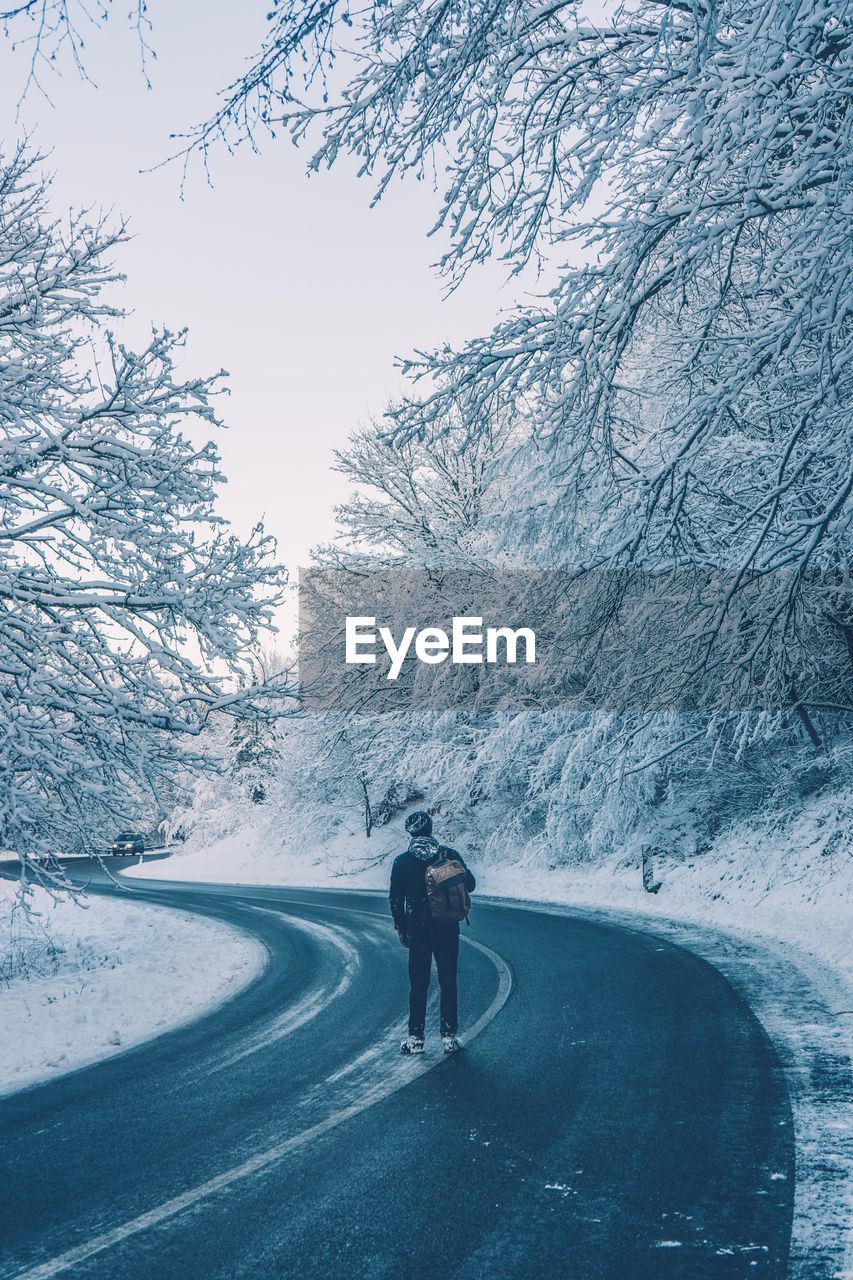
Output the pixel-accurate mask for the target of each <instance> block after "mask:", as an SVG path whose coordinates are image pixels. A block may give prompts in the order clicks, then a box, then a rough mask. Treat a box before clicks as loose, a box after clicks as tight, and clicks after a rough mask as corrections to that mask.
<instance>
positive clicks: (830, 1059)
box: [133, 791, 853, 1280]
mask: <svg viewBox="0 0 853 1280" xmlns="http://www.w3.org/2000/svg"><path fill="white" fill-rule="evenodd" d="M436 823H437V826H436V832H437V834H438V835H439V836H441V835H442V834H443V833H442V831H441V823H440V819H437V820H436ZM282 830H284V831H285V832H286V833H287V835H286V836H285V839H287V840H288V844H287V845H284V844H283V843H282V839H281V837H280V835H279V832H281V831H282ZM294 832H297V833H298V824H281V825H278V826H276V824H270V825H269V826H267V827H266V828H264V827H262V826H255V827H246V826H243V827H242V829H240V828H239V827H238V829H236V830H231V831H230V832H229V833H228V834H227V835H225V836H223V837H222V838H221V839H219V840H217V841H214V842H211V843H208V844H207V845H203V844H198V845H196V846H195V847H193V846H192V845H189V846H188V847H187V848H185V849H184V850H182V851H181V852H180V853H179V854H177V855H176V856H174V857H172V858H170V859H168V860H166V861H163V862H154V863H149V864H146V865H144V866H142V867H138V868H135V869H134V872H133V874H138V875H143V876H146V877H155V878H162V879H175V880H200V881H205V880H206V881H210V882H228V881H238V882H241V883H251V884H300V885H317V886H325V887H337V888H349V887H358V888H362V889H386V888H387V884H388V875H389V870H390V861H391V857H392V855H393V854H394V853H396V852H399V851H400V850H401V849H402V848H404V847H405V844H406V842H407V840H406V836H405V834H404V832H403V829H402V816H398V818H396V819H395V820H394V821H393V822H392V823H390V824H389V825H388V826H387V827H381V828H378V829H377V830H375V831H374V833H373V834H372V836H371V838H370V839H366V838H365V837H364V834H363V832H359V831H358V830H357V828H353V829H351V830H347V829H346V828H345V827H344V828H341V829H339V830H338V832H337V834H336V835H335V837H334V838H333V839H332V840H329V841H326V842H325V843H324V844H322V845H321V846H319V847H317V846H314V847H312V845H311V843H310V841H309V840H305V841H303V843H302V844H300V842H299V836H298V834H293V833H294ZM851 835H853V795H852V794H851V793H850V792H849V791H848V792H842V793H839V794H837V795H834V796H833V795H829V796H826V795H823V796H817V797H815V799H814V801H813V802H812V803H811V804H810V805H809V806H807V807H805V808H802V809H799V810H793V809H792V811H791V812H790V813H788V814H778V813H776V814H768V815H766V817H765V819H764V821H763V822H762V823H760V824H754V825H753V826H749V827H748V826H734V827H732V828H731V829H730V830H729V831H728V832H727V833H726V835H725V837H724V838H722V839H720V840H719V841H718V842H717V844H716V845H715V847H714V848H713V849H712V850H710V851H708V852H706V853H704V854H703V855H701V856H696V857H692V858H686V859H679V858H677V857H672V856H670V857H661V856H659V857H658V858H657V859H656V862H655V874H656V878H657V879H659V880H660V881H661V888H660V890H659V892H658V893H656V894H651V893H647V892H645V891H644V890H643V887H642V876H641V871H640V866H639V855H638V851H637V850H633V851H631V852H627V851H626V853H625V855H624V856H623V857H622V858H621V859H620V860H618V861H614V862H611V863H609V864H606V865H601V866H589V865H584V864H579V865H578V864H575V865H570V866H554V867H549V866H547V865H545V864H544V862H543V860H542V858H541V856H540V857H539V858H538V859H537V858H536V857H530V858H529V859H528V860H527V861H526V862H522V861H520V860H518V859H517V858H514V857H513V851H512V850H508V851H507V856H506V859H505V860H503V861H502V862H501V864H500V865H494V864H492V865H482V864H480V863H478V861H477V857H476V853H473V852H470V848H471V844H472V843H473V842H470V843H469V842H468V841H466V839H465V837H464V833H460V832H454V833H452V837H451V840H450V842H452V843H453V844H455V845H456V846H457V847H458V848H459V849H460V850H461V851H462V852H463V853H464V854H465V855H466V856H469V855H470V861H471V864H472V867H473V869H474V870H475V872H476V874H477V877H478V891H477V895H476V897H479V898H482V897H484V896H486V895H489V896H491V897H496V898H505V899H506V898H509V899H515V900H516V901H524V902H527V903H528V904H530V905H531V906H534V905H535V906H538V907H539V909H542V907H543V906H544V907H545V909H551V910H571V909H572V908H575V907H582V908H583V909H585V910H592V911H596V912H599V913H601V915H602V918H606V919H609V920H611V921H615V922H620V923H625V924H628V925H633V926H634V927H636V926H637V925H638V924H642V925H646V926H647V927H651V928H654V929H656V930H659V931H660V932H662V933H664V934H666V936H668V937H669V938H671V939H672V940H673V941H675V942H677V943H679V944H680V945H682V946H685V947H687V948H689V949H690V950H692V951H694V952H696V953H697V954H699V955H701V956H702V957H703V958H705V959H706V960H708V961H709V962H710V963H712V964H713V965H715V966H716V967H717V968H718V969H720V970H721V971H722V972H723V973H724V974H725V975H726V977H727V978H728V979H729V980H730V981H731V983H732V984H733V985H734V986H735V987H736V988H737V989H738V990H740V991H741V992H742V993H743V995H744V996H745V998H746V1000H747V1002H748V1003H749V1005H750V1007H751V1008H752V1009H753V1010H754V1012H755V1013H756V1015H757V1016H758V1018H759V1019H760V1021H761V1022H762V1024H763V1026H764V1027H765V1029H766V1031H767V1032H768V1034H769V1035H770V1036H771V1038H772V1039H773V1041H774V1043H775V1044H776V1046H777V1049H778V1051H779V1053H780V1057H781V1060H782V1062H783V1065H784V1068H785V1071H786V1077H787V1080H788V1087H789V1093H790V1095H791V1100H792V1106H793V1112H794V1126H795V1135H796V1149H797V1184H796V1194H795V1211H794V1212H795V1221H794V1229H793V1236H792V1271H791V1274H792V1277H797V1278H798V1280H799V1278H800V1277H802V1280H806V1277H808V1276H809V1275H811V1274H814V1273H815V1270H816V1269H818V1270H820V1268H819V1266H818V1264H820V1267H822V1268H823V1269H822V1270H820V1274H827V1275H829V1274H832V1275H836V1276H838V1277H849V1278H850V1280H853V1234H851V1227H850V1223H853V1118H851V1107H850V1103H851V1096H852V1095H853V1091H851V1069H850V1062H851V1028H853V945H851V937H853V929H851V924H853V913H851V904H852V903H853V847H852V846H851ZM475 912H476V906H475ZM845 1233H846V1235H845ZM845 1238H846V1241H847V1243H846V1248H845V1247H843V1248H842V1252H841V1254H840V1255H839V1252H838V1249H837V1244H836V1242H837V1241H838V1240H839V1239H845Z"/></svg>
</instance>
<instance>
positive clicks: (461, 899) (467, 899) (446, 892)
mask: <svg viewBox="0 0 853 1280" xmlns="http://www.w3.org/2000/svg"><path fill="white" fill-rule="evenodd" d="M467 879H468V872H467V871H466V870H465V867H464V866H463V865H462V863H461V862H460V861H459V859H458V858H455V857H454V856H453V852H452V850H450V849H439V851H438V861H437V862H431V863H430V864H429V866H428V867H427V869H426V892H427V901H428V902H429V909H430V914H431V915H432V918H433V920H435V921H437V922H438V923H439V924H453V923H458V922H459V921H460V920H467V919H468V912H469V911H470V910H471V895H470V894H469V892H468V890H467V888H466V887H465V881H466V880H467Z"/></svg>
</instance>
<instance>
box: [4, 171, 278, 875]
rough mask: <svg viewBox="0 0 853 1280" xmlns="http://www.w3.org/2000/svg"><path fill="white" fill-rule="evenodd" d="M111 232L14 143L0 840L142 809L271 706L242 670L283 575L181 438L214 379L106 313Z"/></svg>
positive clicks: (212, 421) (91, 831) (14, 841)
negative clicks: (209, 740)
mask: <svg viewBox="0 0 853 1280" xmlns="http://www.w3.org/2000/svg"><path fill="white" fill-rule="evenodd" d="M124 238H125V229H124V227H123V226H118V227H117V228H115V229H112V228H110V226H109V225H108V224H107V223H105V222H104V221H103V220H101V219H97V218H96V219H91V218H90V217H87V216H86V215H80V216H77V217H73V218H72V219H71V220H70V221H68V222H65V221H63V220H61V219H56V218H54V217H53V216H52V215H51V213H50V210H49V184H48V182H47V181H46V180H45V178H44V177H43V176H42V171H41V164H40V161H39V158H38V157H37V156H35V155H33V154H31V153H29V152H28V150H27V149H26V148H25V147H21V148H19V149H18V150H17V151H16V152H15V153H14V154H13V155H11V156H10V157H9V158H8V159H6V160H5V161H4V162H3V163H2V165H0V498H2V510H0V738H2V746H0V780H2V781H0V812H2V826H0V845H2V846H5V847H7V848H9V847H12V848H15V849H17V850H19V851H21V852H23V853H26V852H28V851H30V850H33V849H38V848H51V847H52V848H56V847H57V845H60V846H62V845H65V844H66V843H67V842H71V843H72V845H73V846H75V847H78V848H79V847H85V846H87V845H89V844H91V842H92V841H93V840H97V838H98V835H99V831H100V832H102V831H103V824H105V823H109V824H110V827H111V826H112V824H113V823H114V822H115V821H116V820H117V819H118V818H121V817H124V819H125V820H126V819H127V817H129V816H130V815H131V813H132V812H133V810H134V808H135V807H136V806H138V805H139V804H140V803H142V797H144V796H146V795H147V797H148V800H147V801H146V802H145V803H147V804H148V805H149V806H150V804H151V799H150V798H151V795H152V794H153V795H156V794H157V793H158V791H159V790H161V789H162V788H168V787H169V786H170V785H171V780H172V779H173V778H174V776H175V774H176V772H177V771H178V770H179V769H180V768H181V767H182V766H190V765H192V763H193V761H194V759H195V757H196V755H197V750H196V748H195V747H194V746H193V742H194V740H195V739H196V738H197V735H198V734H199V731H200V730H201V729H202V727H203V726H204V724H205V722H206V719H207V717H208V716H209V714H210V713H211V712H212V711H214V710H215V711H227V712H231V713H233V714H237V715H239V714H241V712H242V711H243V710H244V709H245V708H246V707H247V706H249V705H250V706H251V708H252V714H254V715H262V714H264V705H265V701H266V704H267V705H268V707H269V710H270V711H275V710H280V704H276V705H273V704H271V703H269V702H268V699H269V694H270V692H271V689H272V688H273V686H271V685H270V684H269V683H266V682H260V683H259V682H258V681H257V680H256V681H255V683H254V684H252V683H251V676H252V672H253V671H255V674H257V670H259V668H258V667H257V659H256V657H255V655H256V653H257V645H258V643H259V638H260V637H261V635H262V634H263V632H264V629H265V628H266V627H267V625H268V624H269V623H270V622H271V621H272V610H273V607H274V605H275V603H276V601H277V599H278V597H279V594H280V590H281V587H282V585H283V579H284V575H283V571H282V570H281V568H280V567H278V566H277V565H276V564H275V563H274V561H273V559H272V553H273V550H274V548H273V544H272V541H271V539H270V538H269V537H268V536H267V535H266V534H265V533H264V531H263V529H262V528H261V526H258V527H256V528H255V529H254V531H253V532H252V534H251V535H250V537H249V538H248V539H246V540H241V539H240V538H239V537H237V536H236V535H235V534H234V533H232V532H230V531H229V529H228V527H227V523H226V522H225V521H224V519H223V518H222V517H221V516H219V515H217V513H216V510H215V505H214V503H215V498H216V492H217V488H218V486H219V484H220V482H221V480H222V475H221V473H220V470H219V461H218V457H217V453H216V449H215V447H214V445H213V444H212V443H211V442H209V441H206V442H196V441H195V440H194V438H193V436H194V434H196V435H197V434H198V432H196V431H195V425H196V424H197V425H199V426H201V427H202V428H203V429H204V431H205V433H206V430H207V429H208V428H210V427H213V426H215V425H216V423H217V419H216V417H215V415H214V412H213V409H212V407H211V402H210V397H211V393H212V392H213V391H214V390H215V384H216V381H217V380H216V379H215V378H213V379H211V378H203V379H195V380H192V379H191V380H185V379H184V378H182V377H181V376H180V375H179V372H178V368H177V361H178V360H179V358H180V355H181V349H182V346H183V337H182V335H181V334H179V333H178V334H175V333H171V332H169V331H167V330H161V331H156V332H154V333H153V334H152V336H151V338H150V341H149V342H148V345H147V346H146V347H145V348H144V349H143V350H140V351H132V350H129V349H128V348H127V347H126V346H124V345H123V344H122V342H121V341H119V339H118V338H117V337H116V336H115V335H114V334H113V333H112V332H110V331H109V329H107V328H105V324H106V322H108V321H111V320H117V319H118V317H119V314H120V313H119V312H118V311H116V310H115V308H114V307H113V305H112V304H111V303H110V302H109V301H108V299H107V294H106V289H107V286H108V285H110V284H111V283H113V282H115V281H116V280H118V279H119V278H120V277H118V276H117V275H116V273H115V271H114V269H113V268H112V266H111V263H110V257H111V254H112V252H113V250H115V249H116V248H117V247H118V246H119V245H120V243H121V241H122V240H123V239H124ZM276 693H278V691H276ZM158 816H159V815H158ZM101 840H102V837H101Z"/></svg>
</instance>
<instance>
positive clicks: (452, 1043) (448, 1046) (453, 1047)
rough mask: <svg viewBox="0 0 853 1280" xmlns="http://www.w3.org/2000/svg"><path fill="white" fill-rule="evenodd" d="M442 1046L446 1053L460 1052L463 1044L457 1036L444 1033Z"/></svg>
mask: <svg viewBox="0 0 853 1280" xmlns="http://www.w3.org/2000/svg"><path fill="white" fill-rule="evenodd" d="M441 1047H442V1049H443V1050H444V1052H445V1053H458V1052H459V1050H460V1049H461V1048H462V1045H461V1044H460V1042H459V1039H458V1037H457V1036H450V1035H443V1036H442V1037H441Z"/></svg>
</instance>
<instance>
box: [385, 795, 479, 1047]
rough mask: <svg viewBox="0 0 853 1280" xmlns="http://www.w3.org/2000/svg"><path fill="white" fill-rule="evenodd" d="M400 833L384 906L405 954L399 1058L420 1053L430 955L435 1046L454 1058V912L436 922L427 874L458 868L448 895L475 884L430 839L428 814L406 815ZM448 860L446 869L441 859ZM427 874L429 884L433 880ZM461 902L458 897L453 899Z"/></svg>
mask: <svg viewBox="0 0 853 1280" xmlns="http://www.w3.org/2000/svg"><path fill="white" fill-rule="evenodd" d="M405 825H406V831H407V832H408V834H409V836H410V837H411V842H410V844H409V847H408V849H407V850H406V851H405V853H401V854H400V855H399V857H397V858H395V859H394V865H393V867H392V868H391V891H390V893H389V901H390V904H391V915H392V916H393V918H394V928H395V929H396V930H397V934H398V936H399V938H400V941H401V942H402V944H403V946H404V947H407V948H408V951H409V1034H408V1036H407V1037H406V1039H405V1040H404V1041H403V1043H402V1045H401V1046H400V1048H401V1050H402V1052H403V1053H406V1054H411V1053H423V1051H424V1023H425V1021H426V1003H427V992H428V991H429V983H430V974H431V971H432V961H433V956H434V957H435V967H436V969H437V971H438V982H439V986H440V987H441V1041H442V1045H443V1047H444V1052H445V1053H455V1051H456V1050H457V1049H459V1048H460V1044H459V1041H458V1039H457V1038H456V1032H457V1029H458V1023H457V1008H456V966H457V963H458V960H459V922H458V914H459V912H458V911H454V909H453V906H452V905H451V908H450V910H449V911H447V912H445V916H449V917H453V916H454V915H456V916H457V918H437V916H436V907H435V906H433V907H431V906H430V896H429V894H428V883H427V870H428V868H429V867H433V868H437V866H438V865H439V864H440V865H442V866H449V869H450V870H451V872H452V871H453V863H457V864H459V866H458V868H457V870H459V872H460V874H457V875H455V876H452V877H451V879H450V880H448V881H447V883H449V884H453V883H454V881H458V882H461V883H459V884H458V885H455V886H454V889H452V890H451V893H453V892H456V893H457V894H461V890H462V888H463V887H464V890H465V895H466V896H467V894H469V893H473V891H474V887H475V885H476V881H475V879H474V877H473V876H472V874H471V872H470V871H469V870H468V868H467V867H466V866H465V863H464V862H463V861H462V858H461V857H460V856H459V854H458V853H457V852H456V851H455V850H454V849H448V848H447V847H443V846H440V845H439V843H438V841H437V840H434V839H433V835H432V818H431V817H430V816H429V814H428V813H424V812H422V811H418V812H417V813H410V814H409V816H408V818H407V819H406V824H405ZM448 859H451V860H452V862H451V863H450V864H448V863H447V860H448ZM434 878H435V877H434V875H433V880H434ZM458 900H459V901H462V900H463V899H462V898H461V897H460V898H459V899H458Z"/></svg>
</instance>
